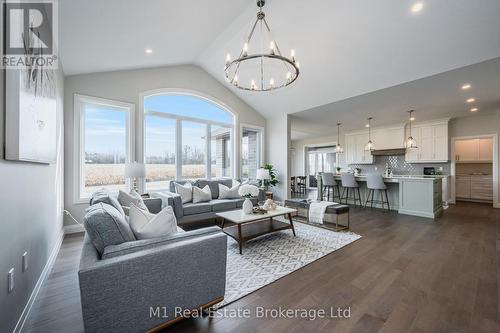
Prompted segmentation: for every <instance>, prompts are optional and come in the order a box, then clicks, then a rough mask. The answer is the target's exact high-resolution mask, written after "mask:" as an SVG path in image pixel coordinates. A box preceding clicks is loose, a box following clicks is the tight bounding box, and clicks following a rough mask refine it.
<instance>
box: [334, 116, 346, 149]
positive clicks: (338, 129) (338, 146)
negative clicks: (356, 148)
mask: <svg viewBox="0 0 500 333" xmlns="http://www.w3.org/2000/svg"><path fill="white" fill-rule="evenodd" d="M340 125H342V124H341V123H337V145H336V146H335V152H336V153H337V154H342V153H343V152H344V147H342V146H341V145H340Z"/></svg>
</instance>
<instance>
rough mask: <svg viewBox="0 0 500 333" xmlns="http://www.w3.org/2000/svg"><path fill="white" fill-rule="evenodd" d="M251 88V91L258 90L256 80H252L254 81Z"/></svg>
mask: <svg viewBox="0 0 500 333" xmlns="http://www.w3.org/2000/svg"><path fill="white" fill-rule="evenodd" d="M250 87H251V89H252V90H255V89H257V86H256V85H255V81H254V80H252V81H251V82H250Z"/></svg>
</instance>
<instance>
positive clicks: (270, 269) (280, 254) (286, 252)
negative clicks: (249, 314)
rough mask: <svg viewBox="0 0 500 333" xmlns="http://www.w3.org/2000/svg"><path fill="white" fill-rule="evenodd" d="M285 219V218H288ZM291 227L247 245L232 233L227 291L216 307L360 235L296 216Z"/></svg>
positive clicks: (228, 248)
mask: <svg viewBox="0 0 500 333" xmlns="http://www.w3.org/2000/svg"><path fill="white" fill-rule="evenodd" d="M282 221H285V220H284V219H283V220H282ZM294 226H295V232H296V234H297V237H294V236H293V234H292V231H291V230H283V231H279V232H275V233H273V234H269V235H265V236H262V237H260V238H257V239H255V240H253V241H250V242H248V243H246V244H244V245H243V254H241V255H240V254H239V248H238V243H237V242H236V241H235V240H234V239H232V238H230V237H228V246H227V272H226V294H225V296H224V301H223V302H221V303H219V304H217V305H216V308H220V307H223V306H225V305H228V304H229V303H232V302H234V301H236V300H238V299H240V298H242V297H243V296H245V295H248V294H250V293H251V292H253V291H255V290H257V289H260V288H262V287H264V286H265V285H267V284H269V283H271V282H273V281H276V280H278V279H279V278H281V277H283V276H285V275H288V274H290V273H292V272H294V271H296V270H298V269H299V268H301V267H304V266H305V265H307V264H310V263H312V262H313V261H315V260H317V259H319V258H321V257H324V256H325V255H327V254H330V253H332V252H334V251H336V250H338V249H340V248H342V247H344V246H346V245H348V244H350V243H352V242H354V241H356V240H358V239H360V238H361V236H360V235H358V234H355V233H353V232H335V231H332V230H328V229H325V228H320V227H317V226H313V225H309V224H304V223H301V222H298V221H296V220H294Z"/></svg>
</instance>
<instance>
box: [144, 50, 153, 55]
mask: <svg viewBox="0 0 500 333" xmlns="http://www.w3.org/2000/svg"><path fill="white" fill-rule="evenodd" d="M144 52H146V54H151V53H153V49H145V50H144Z"/></svg>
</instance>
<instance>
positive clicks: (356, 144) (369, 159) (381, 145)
mask: <svg viewBox="0 0 500 333" xmlns="http://www.w3.org/2000/svg"><path fill="white" fill-rule="evenodd" d="M404 133H405V130H404V126H403V125H401V126H394V127H385V128H373V129H372V141H373V143H374V144H375V149H376V150H384V149H397V148H403V142H404ZM368 139H369V136H368V130H364V131H358V132H351V133H347V134H346V135H345V158H346V163H347V164H372V163H373V155H372V153H371V151H366V150H365V145H366V143H367V142H368Z"/></svg>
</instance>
